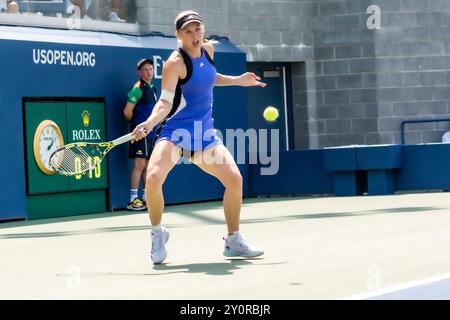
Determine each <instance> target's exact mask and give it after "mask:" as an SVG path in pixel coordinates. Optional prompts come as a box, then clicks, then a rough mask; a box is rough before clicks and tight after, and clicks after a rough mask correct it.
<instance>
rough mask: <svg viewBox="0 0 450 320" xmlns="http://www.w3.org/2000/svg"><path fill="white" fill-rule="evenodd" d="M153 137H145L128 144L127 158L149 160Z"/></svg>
mask: <svg viewBox="0 0 450 320" xmlns="http://www.w3.org/2000/svg"><path fill="white" fill-rule="evenodd" d="M153 140H154V138H153V137H146V138H145V139H141V140H139V141H135V142H133V143H129V146H130V147H129V150H128V157H129V158H130V159H134V158H144V159H146V160H148V159H150V156H151V154H152V151H153Z"/></svg>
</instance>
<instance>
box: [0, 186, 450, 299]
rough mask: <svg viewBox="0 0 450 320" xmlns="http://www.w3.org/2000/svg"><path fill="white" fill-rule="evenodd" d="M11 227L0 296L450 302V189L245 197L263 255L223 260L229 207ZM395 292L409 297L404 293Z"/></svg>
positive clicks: (253, 239) (249, 227) (3, 234)
mask: <svg viewBox="0 0 450 320" xmlns="http://www.w3.org/2000/svg"><path fill="white" fill-rule="evenodd" d="M148 224H149V222H148V217H147V215H146V214H145V213H129V212H125V211H119V212H107V213H104V214H96V215H87V216H86V215H85V216H78V217H68V218H54V219H46V220H35V221H27V222H24V221H20V222H9V223H2V224H0V251H1V252H2V259H1V260H0V270H1V271H2V272H1V273H0V284H1V285H0V299H151V300H158V299H164V300H175V299H194V300H197V299H198V300H205V299H206V300H210V299H212V300H215V299H252V300H253V299H254V300H258V299H275V300H278V299H288V300H294V299H295V300H297V299H299V300H300V299H392V298H393V299H395V298H399V299H429V298H434V299H436V298H437V299H450V292H449V289H448V285H445V283H448V277H447V276H446V275H448V273H449V272H450V255H449V254H448V252H450V233H449V232H448V226H449V225H450V194H449V193H447V192H439V193H410V194H397V195H389V196H360V197H283V198H254V199H246V200H244V206H243V210H242V224H241V231H242V233H243V234H244V235H245V237H246V238H247V239H248V240H249V242H250V243H251V244H254V245H257V246H259V247H261V248H263V249H264V250H265V254H264V255H263V256H262V257H261V258H256V259H248V260H247V259H228V258H225V257H223V256H222V251H223V244H224V241H223V240H222V237H223V236H224V235H225V234H226V229H225V224H224V218H223V212H222V206H221V202H220V201H217V202H206V203H197V204H187V205H174V206H167V207H166V213H165V215H164V225H165V226H166V227H167V228H168V229H169V230H170V232H171V238H170V240H169V242H168V243H167V250H168V257H167V259H166V261H165V263H164V264H162V265H158V266H153V265H152V263H151V261H150V257H149V252H150V245H151V244H150V232H149V225H148ZM395 292H397V295H396V296H395Z"/></svg>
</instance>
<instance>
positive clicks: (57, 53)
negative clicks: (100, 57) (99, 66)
mask: <svg viewBox="0 0 450 320" xmlns="http://www.w3.org/2000/svg"><path fill="white" fill-rule="evenodd" d="M33 62H34V63H35V64H50V65H62V66H77V67H95V53H94V52H87V51H72V50H54V49H48V50H46V49H33Z"/></svg>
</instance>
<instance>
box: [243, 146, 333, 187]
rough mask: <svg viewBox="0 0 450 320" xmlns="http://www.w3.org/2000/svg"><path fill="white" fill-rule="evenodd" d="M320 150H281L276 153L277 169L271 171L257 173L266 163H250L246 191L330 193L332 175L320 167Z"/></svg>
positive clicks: (321, 156) (321, 155) (321, 153)
mask: <svg viewBox="0 0 450 320" xmlns="http://www.w3.org/2000/svg"><path fill="white" fill-rule="evenodd" d="M323 161H324V159H323V151H322V150H305V151H284V152H280V153H279V170H278V172H277V173H276V174H275V175H261V169H262V168H265V167H267V165H261V164H251V165H250V166H249V168H250V193H251V194H252V195H269V194H302V193H304V194H330V193H333V176H332V173H331V172H327V171H326V170H324V167H323Z"/></svg>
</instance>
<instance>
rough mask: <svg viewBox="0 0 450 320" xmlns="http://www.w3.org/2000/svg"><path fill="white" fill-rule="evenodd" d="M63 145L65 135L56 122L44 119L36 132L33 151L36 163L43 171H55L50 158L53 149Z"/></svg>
mask: <svg viewBox="0 0 450 320" xmlns="http://www.w3.org/2000/svg"><path fill="white" fill-rule="evenodd" d="M63 145H64V140H63V136H62V133H61V130H60V129H59V127H58V125H57V124H56V123H54V122H53V121H51V120H44V121H42V122H41V123H40V124H39V125H38V127H37V129H36V131H35V133H34V140H33V153H34V159H35V160H36V164H37V166H38V167H39V169H41V171H42V172H43V173H45V174H54V173H55V171H54V170H53V168H52V167H51V166H50V164H49V158H50V155H51V154H52V152H53V151H55V150H56V149H58V148H59V147H62V146H63Z"/></svg>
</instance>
